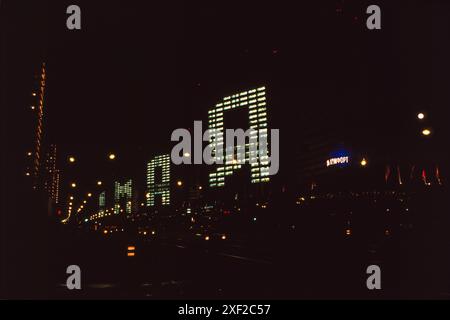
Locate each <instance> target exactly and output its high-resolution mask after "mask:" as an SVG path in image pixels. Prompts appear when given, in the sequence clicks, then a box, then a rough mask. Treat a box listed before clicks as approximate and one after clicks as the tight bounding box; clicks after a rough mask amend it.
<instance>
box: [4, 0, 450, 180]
mask: <svg viewBox="0 0 450 320" xmlns="http://www.w3.org/2000/svg"><path fill="white" fill-rule="evenodd" d="M393 2H394V1H378V2H377V3H378V4H379V5H380V6H381V7H382V30H380V31H368V30H367V29H366V27H365V19H366V16H367V15H366V14H365V9H366V8H367V6H368V5H369V4H372V2H368V1H356V0H345V1H344V0H341V1H301V2H299V1H295V2H294V1H289V2H287V1H286V2H282V1H272V2H261V1H195V2H194V1H186V2H180V1H179V2H170V3H168V2H167V3H166V1H164V4H156V3H154V1H145V2H144V1H118V0H113V1H92V0H90V1H75V2H74V1H20V0H14V1H11V0H9V1H8V0H6V1H3V3H2V6H3V8H2V14H3V15H4V16H5V17H6V18H7V19H5V20H3V21H4V23H5V24H6V26H7V28H5V29H4V30H3V36H4V38H3V40H2V46H3V48H2V52H3V53H6V54H5V56H4V59H3V60H2V63H4V66H5V70H6V72H5V74H6V78H7V86H6V90H7V99H6V100H5V101H6V102H5V103H8V104H9V105H8V107H9V109H10V112H12V113H13V114H14V115H20V112H22V111H21V108H24V107H25V109H26V108H27V106H28V105H29V102H28V99H29V92H30V86H31V80H32V74H33V68H36V67H37V66H38V65H39V63H40V61H42V60H45V61H46V62H47V65H48V88H47V105H46V115H45V116H46V120H47V122H46V128H45V129H46V133H47V137H48V139H49V140H51V141H54V142H56V143H57V144H58V146H59V149H60V151H61V154H60V155H61V156H62V157H66V156H67V155H69V154H74V155H76V156H77V158H79V164H80V168H81V169H80V172H82V173H81V174H82V175H84V176H83V177H82V179H86V180H89V179H94V178H93V176H95V175H97V173H98V172H99V171H101V168H102V167H103V166H104V165H105V160H104V159H105V156H106V154H107V152H109V151H114V152H116V153H117V154H118V157H119V159H120V160H121V161H122V163H123V164H124V165H126V166H127V167H130V166H133V163H136V164H139V165H136V166H134V169H136V170H144V169H143V168H144V162H145V160H146V159H148V158H149V157H150V156H151V155H152V154H155V153H159V152H169V151H170V149H171V143H170V133H171V132H172V131H173V130H174V129H176V128H179V127H191V126H192V123H193V121H194V120H202V119H203V120H206V113H207V110H208V108H210V107H211V106H213V105H214V104H215V103H216V102H217V100H219V99H221V98H222V97H223V96H225V95H227V94H231V93H234V92H235V91H240V90H241V89H245V88H249V87H252V86H254V85H260V84H265V85H268V88H269V95H270V94H271V92H272V94H273V96H272V98H273V104H272V106H271V107H272V110H271V112H272V114H273V116H272V117H273V123H274V124H275V125H276V126H279V127H280V128H283V130H282V132H281V134H282V139H283V136H284V137H286V138H285V139H288V138H287V137H291V138H289V139H294V138H292V137H298V136H301V135H302V132H306V131H308V130H310V129H314V128H316V129H318V130H320V131H324V130H325V131H326V130H327V129H328V128H331V127H337V128H342V130H343V131H345V133H346V134H349V133H350V134H351V135H352V136H353V138H354V139H355V141H356V142H357V143H359V144H360V145H364V144H366V146H365V147H366V148H372V149H377V148H380V147H381V146H383V147H386V150H387V152H389V150H396V149H397V148H398V147H399V146H402V147H403V149H405V150H407V149H413V148H414V143H415V142H414V141H415V140H414V139H409V138H411V137H412V138H415V136H416V133H417V128H416V127H415V124H413V123H414V117H415V114H416V112H417V111H419V110H425V111H427V112H428V113H429V114H430V116H431V117H432V119H431V120H433V121H435V122H434V123H433V124H434V125H436V127H437V128H439V126H438V125H440V127H442V128H444V127H445V125H444V124H445V122H446V121H445V119H448V117H447V116H448V112H447V109H448V108H447V107H446V106H448V103H449V102H450V101H449V94H448V85H449V79H448V72H447V71H449V63H448V59H446V57H448V53H449V44H448V35H449V32H448V30H449V22H448V21H449V19H448V12H449V11H448V9H449V5H448V4H446V3H445V1H419V0H417V1H395V3H393ZM70 4H77V5H79V6H80V7H81V10H82V30H81V31H69V30H67V29H66V18H67V14H66V13H65V9H66V7H67V6H68V5H70ZM4 8H6V10H4ZM2 18H3V17H2ZM270 90H272V91H270ZM11 109H14V110H11ZM16 113H17V114H16ZM19 118H20V117H19ZM11 132H12V131H11ZM443 136H444V135H443V133H442V132H439V131H438V132H436V139H443ZM14 139H16V140H17V141H18V143H17V144H14V146H15V148H16V149H18V150H20V146H21V145H22V144H21V142H20V141H21V139H22V140H26V139H27V137H26V136H24V135H23V134H22V136H20V134H19V135H14ZM436 141H439V140H436ZM441 141H445V140H441ZM405 154H408V153H407V152H406V153H405Z"/></svg>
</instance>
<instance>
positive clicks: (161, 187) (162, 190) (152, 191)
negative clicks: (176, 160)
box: [146, 154, 170, 207]
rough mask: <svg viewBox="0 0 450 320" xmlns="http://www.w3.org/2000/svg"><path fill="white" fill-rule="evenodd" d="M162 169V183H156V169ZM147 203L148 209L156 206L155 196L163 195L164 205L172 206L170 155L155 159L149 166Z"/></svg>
mask: <svg viewBox="0 0 450 320" xmlns="http://www.w3.org/2000/svg"><path fill="white" fill-rule="evenodd" d="M158 167H160V168H161V169H162V177H161V182H157V181H156V177H155V171H156V168H158ZM147 190H148V193H147V195H146V203H147V206H148V207H153V206H154V205H155V196H157V195H161V199H162V205H163V206H165V205H170V155H168V154H164V155H159V156H156V157H155V158H153V160H151V161H150V162H149V163H148V164H147Z"/></svg>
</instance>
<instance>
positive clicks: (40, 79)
mask: <svg viewBox="0 0 450 320" xmlns="http://www.w3.org/2000/svg"><path fill="white" fill-rule="evenodd" d="M45 88H46V69H45V62H43V63H42V65H41V68H40V71H39V74H38V75H37V76H36V83H35V84H34V89H33V91H32V93H31V96H32V101H31V105H30V109H31V112H32V121H31V125H32V127H33V139H32V143H31V145H30V148H29V150H28V151H27V157H28V159H29V161H28V165H27V170H26V173H25V174H26V175H27V176H29V177H30V178H31V181H32V187H33V189H35V190H36V189H38V188H39V186H40V184H41V182H42V181H41V179H40V178H41V173H42V171H41V169H42V162H43V159H42V158H43V134H44V123H43V118H44V98H45Z"/></svg>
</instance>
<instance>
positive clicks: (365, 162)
mask: <svg viewBox="0 0 450 320" xmlns="http://www.w3.org/2000/svg"><path fill="white" fill-rule="evenodd" d="M360 164H361V167H365V166H367V160H366V159H364V158H363V159H362V160H361V163H360Z"/></svg>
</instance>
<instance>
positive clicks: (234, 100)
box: [208, 87, 270, 188]
mask: <svg viewBox="0 0 450 320" xmlns="http://www.w3.org/2000/svg"><path fill="white" fill-rule="evenodd" d="M242 108H247V109H248V119H249V128H251V129H253V130H255V131H254V132H252V133H251V134H252V135H259V137H260V138H261V137H264V138H265V139H266V141H268V137H267V134H268V129H267V122H268V121H267V101H266V88H265V87H260V88H257V89H252V90H249V91H244V92H241V93H237V94H234V95H231V96H228V97H225V98H223V100H222V101H221V102H220V103H218V104H216V106H215V108H213V109H212V110H209V112H208V129H209V130H210V132H211V137H210V140H209V142H210V144H211V145H212V146H213V148H214V150H217V149H223V150H224V152H223V155H220V153H218V154H217V155H216V154H215V153H214V152H213V156H214V159H215V161H216V163H217V162H218V161H223V164H219V165H218V166H217V167H215V171H214V172H212V173H210V174H209V186H210V187H213V188H214V187H223V186H225V181H226V177H227V176H230V175H232V174H233V172H234V171H235V170H238V169H241V168H242V164H241V163H238V162H237V161H236V158H235V156H236V154H237V148H238V146H235V147H234V149H235V150H234V152H233V154H230V155H229V156H227V152H226V151H227V150H226V149H225V147H226V145H225V141H224V135H225V130H226V129H232V128H224V120H223V119H224V115H225V113H226V112H229V111H232V110H234V109H242ZM242 129H244V130H246V129H247V128H242ZM257 139H258V138H257V137H255V138H254V140H253V141H251V142H246V144H245V163H249V164H250V166H251V183H262V182H269V181H270V178H269V156H268V155H263V156H260V155H259V148H258V145H257V146H256V147H255V146H253V147H254V148H252V150H253V151H252V152H251V151H250V143H256V144H258V142H257V141H258V140H257ZM250 140H252V139H250ZM267 150H269V146H268V143H267ZM222 158H223V159H222Z"/></svg>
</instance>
